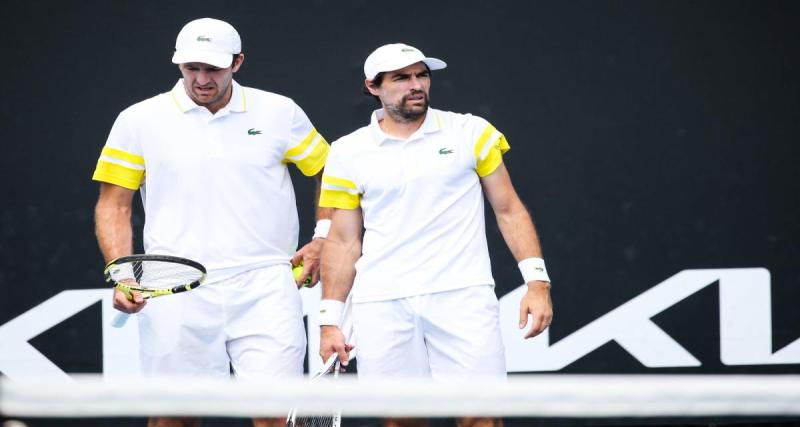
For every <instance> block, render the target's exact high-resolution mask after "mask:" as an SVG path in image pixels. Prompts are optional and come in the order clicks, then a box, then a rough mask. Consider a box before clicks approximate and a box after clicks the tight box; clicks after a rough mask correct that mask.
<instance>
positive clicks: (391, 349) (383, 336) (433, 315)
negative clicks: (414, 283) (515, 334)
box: [352, 285, 506, 380]
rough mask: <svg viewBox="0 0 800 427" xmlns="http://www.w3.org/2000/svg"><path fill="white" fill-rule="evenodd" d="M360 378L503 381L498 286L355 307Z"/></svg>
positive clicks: (463, 289) (361, 304)
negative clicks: (453, 378) (482, 379)
mask: <svg viewBox="0 0 800 427" xmlns="http://www.w3.org/2000/svg"><path fill="white" fill-rule="evenodd" d="M352 310H353V330H354V334H355V338H356V339H355V343H356V360H357V363H358V375H359V377H360V378H374V377H430V378H433V379H434V380H436V379H442V378H448V377H459V376H462V375H463V374H470V375H471V376H473V377H474V376H476V375H480V376H485V377H488V378H505V377H506V363H505V348H504V346H503V339H502V336H501V333H500V323H499V313H500V310H499V304H498V302H497V296H495V294H494V287H493V286H491V285H486V286H470V287H467V288H462V289H456V290H452V291H446V292H437V293H432V294H425V295H417V296H413V297H408V298H400V299H393V300H389V301H377V302H365V303H355V304H353V308H352Z"/></svg>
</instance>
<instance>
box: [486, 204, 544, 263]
mask: <svg viewBox="0 0 800 427" xmlns="http://www.w3.org/2000/svg"><path fill="white" fill-rule="evenodd" d="M495 216H496V217H497V225H498V227H499V228H500V233H501V234H502V235H503V239H504V240H505V242H506V245H507V246H508V249H509V250H510V251H511V254H512V255H514V259H516V260H517V261H521V260H523V259H526V258H531V257H535V258H542V248H541V245H540V243H539V235H538V233H537V232H536V227H535V226H534V225H533V219H532V218H531V215H530V214H529V213H528V210H527V209H526V208H525V206H524V205H523V204H522V202H521V201H518V202H517V203H514V204H513V205H512V206H511V207H510V208H509V209H508V210H507V211H504V212H495Z"/></svg>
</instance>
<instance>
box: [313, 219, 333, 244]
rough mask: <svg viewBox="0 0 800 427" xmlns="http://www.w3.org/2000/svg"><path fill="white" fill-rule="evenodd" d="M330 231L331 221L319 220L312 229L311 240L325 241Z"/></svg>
mask: <svg viewBox="0 0 800 427" xmlns="http://www.w3.org/2000/svg"><path fill="white" fill-rule="evenodd" d="M330 229H331V220H329V219H321V220H319V221H317V226H316V227H314V237H312V238H311V239H312V240H313V239H325V238H327V237H328V231H330Z"/></svg>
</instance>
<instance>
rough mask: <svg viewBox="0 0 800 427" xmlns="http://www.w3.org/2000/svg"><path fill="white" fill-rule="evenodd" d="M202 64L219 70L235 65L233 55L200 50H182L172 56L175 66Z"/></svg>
mask: <svg viewBox="0 0 800 427" xmlns="http://www.w3.org/2000/svg"><path fill="white" fill-rule="evenodd" d="M189 62H200V63H203V64H209V65H213V66H215V67H219V68H228V67H230V66H231V64H233V54H232V53H219V52H205V51H199V50H181V51H176V52H175V54H174V55H172V63H173V64H186V63H189Z"/></svg>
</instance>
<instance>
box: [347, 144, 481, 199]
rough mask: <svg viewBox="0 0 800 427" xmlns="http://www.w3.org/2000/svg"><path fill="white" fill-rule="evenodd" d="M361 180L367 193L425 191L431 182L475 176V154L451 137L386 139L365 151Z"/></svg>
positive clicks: (450, 182) (439, 182)
mask: <svg viewBox="0 0 800 427" xmlns="http://www.w3.org/2000/svg"><path fill="white" fill-rule="evenodd" d="M359 163H360V164H362V165H364V167H363V169H362V173H361V174H359V175H360V177H359V178H360V181H361V182H362V183H363V185H364V189H365V193H367V194H365V195H366V196H368V195H369V194H368V193H369V192H377V193H385V192H392V191H403V190H408V189H410V188H414V189H418V190H419V189H421V190H424V189H425V188H426V187H427V186H430V185H440V184H453V183H458V182H460V181H462V180H463V179H464V178H465V176H469V175H474V164H473V161H472V154H471V153H469V151H468V150H466V149H464V148H463V145H462V144H459V143H458V142H457V141H453V140H451V139H448V138H441V137H438V138H425V139H419V140H414V141H385V142H384V143H383V144H381V145H379V146H376V147H374V148H373V149H371V150H368V151H367V152H365V153H364V155H363V158H362V159H361V161H359Z"/></svg>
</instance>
